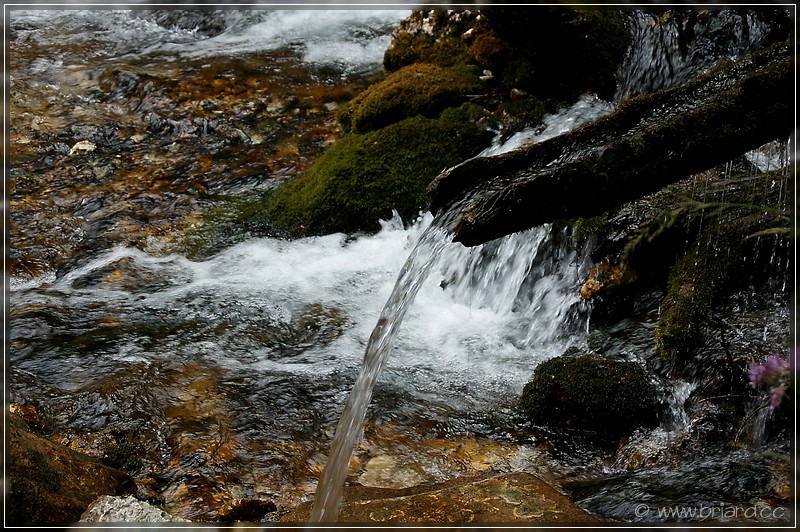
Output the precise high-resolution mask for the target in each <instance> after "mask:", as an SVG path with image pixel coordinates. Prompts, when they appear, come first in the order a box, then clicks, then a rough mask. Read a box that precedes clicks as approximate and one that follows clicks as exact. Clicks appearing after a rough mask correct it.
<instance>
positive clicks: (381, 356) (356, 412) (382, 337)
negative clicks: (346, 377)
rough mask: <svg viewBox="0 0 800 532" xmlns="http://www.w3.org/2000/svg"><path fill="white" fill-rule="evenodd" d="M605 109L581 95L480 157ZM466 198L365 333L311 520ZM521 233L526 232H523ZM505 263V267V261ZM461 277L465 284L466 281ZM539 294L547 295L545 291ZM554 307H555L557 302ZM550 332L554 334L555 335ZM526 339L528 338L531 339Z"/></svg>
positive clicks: (340, 477)
mask: <svg viewBox="0 0 800 532" xmlns="http://www.w3.org/2000/svg"><path fill="white" fill-rule="evenodd" d="M610 110H611V105H610V104H608V103H607V102H603V101H602V100H599V99H598V98H597V97H595V96H592V95H585V96H583V97H581V98H580V99H579V100H578V102H576V103H575V105H573V106H572V107H570V108H568V109H564V110H562V111H561V112H559V113H556V114H554V115H548V116H547V117H545V119H544V125H545V126H546V127H545V128H544V129H543V130H542V129H539V130H538V131H536V132H534V130H529V131H526V132H522V134H520V135H516V136H515V137H512V138H511V139H509V140H508V141H506V142H505V143H500V144H497V145H494V146H492V147H490V148H487V149H486V150H485V151H484V152H483V153H482V154H481V156H492V155H497V154H498V153H503V152H505V151H508V150H511V149H513V148H516V147H518V146H520V145H522V144H525V143H534V142H540V141H541V140H544V139H546V138H550V137H552V136H556V135H559V134H561V133H563V132H565V131H568V130H570V129H572V128H574V127H577V126H578V125H581V124H583V123H585V122H588V121H591V120H594V119H597V118H599V117H600V116H603V115H604V114H606V113H608V112H610ZM468 199H469V198H467V199H463V200H462V201H460V202H456V203H454V204H453V205H452V206H451V207H450V208H449V209H448V210H447V211H444V212H441V213H439V214H438V215H437V216H436V218H435V219H434V220H433V222H432V223H431V225H430V226H429V227H428V229H427V230H426V231H425V232H424V233H423V234H422V236H421V237H420V239H419V241H418V242H417V244H416V246H415V247H414V249H413V251H412V252H411V254H410V256H409V257H408V259H407V260H406V262H405V264H404V266H403V268H402V270H401V272H400V274H399V276H398V279H397V282H396V284H395V286H394V289H393V291H392V294H391V296H390V297H389V299H388V300H387V302H386V305H385V306H384V308H383V311H382V312H381V315H380V318H379V319H378V323H377V324H376V326H375V329H374V330H373V331H372V334H371V335H370V338H369V341H368V343H367V348H366V352H365V354H364V361H363V365H362V367H361V372H360V373H359V376H358V378H357V379H356V382H355V385H354V386H353V389H352V391H351V392H350V395H349V396H348V399H347V402H346V403H345V407H344V411H343V412H342V416H341V418H340V420H339V424H338V425H337V427H336V433H335V435H334V438H333V443H332V445H331V451H330V453H329V455H328V461H327V463H326V465H325V469H324V470H323V472H322V476H321V477H320V480H319V484H318V485H317V491H316V495H315V498H314V506H313V508H312V511H311V516H310V521H311V522H317V523H318V522H334V521H336V516H337V514H338V509H339V504H340V502H341V497H342V487H343V485H344V480H345V478H346V477H347V472H348V469H349V465H350V458H351V456H352V454H353V450H354V447H355V444H356V443H357V442H358V440H359V439H360V437H361V432H362V430H363V425H364V419H365V416H366V411H367V407H368V406H369V403H370V401H371V399H372V390H373V388H374V386H375V383H376V381H377V379H378V377H379V375H380V374H381V373H382V371H383V369H384V367H385V366H386V363H387V361H388V357H389V349H390V347H391V344H392V342H393V340H394V338H395V337H396V336H397V332H398V330H399V328H400V324H401V323H402V321H403V318H404V317H405V315H406V312H407V311H408V309H409V308H410V307H411V304H412V303H413V301H414V298H415V296H416V295H417V292H418V291H419V289H420V287H421V286H422V285H423V284H424V282H425V280H426V279H427V277H428V275H429V273H430V272H431V269H432V268H433V266H434V265H435V264H436V263H437V261H438V259H439V257H440V256H441V255H442V252H443V250H444V249H445V247H446V246H447V245H448V244H449V243H450V242H451V240H452V236H451V230H452V224H454V223H455V221H456V220H457V218H458V216H459V214H460V212H461V207H462V206H463V204H464V202H465V201H468ZM523 238H529V237H527V236H525V237H523ZM534 239H536V242H535V244H533V246H534V248H537V247H538V246H539V245H540V244H541V243H542V242H543V241H544V235H543V234H539V233H537V235H535V236H534ZM510 245H511V247H512V248H514V249H518V248H517V247H516V246H515V245H514V244H510ZM501 246H502V244H501ZM522 255H524V257H522V259H523V260H526V261H530V260H531V257H530V254H525V253H523V254H522ZM500 256H506V257H507V255H506V254H503V253H500ZM505 266H507V264H506V265H505ZM513 270H515V271H517V270H519V271H520V273H521V275H522V277H520V278H519V279H517V282H511V283H509V286H510V287H511V288H510V290H511V292H513V294H512V293H503V294H502V295H501V296H502V298H503V300H504V301H505V304H506V305H511V304H512V303H513V301H514V295H515V294H516V292H517V291H518V289H519V285H520V283H521V282H522V281H523V280H524V277H525V274H527V273H528V270H527V269H525V268H522V269H520V268H513ZM474 275H475V274H474V272H473V273H472V274H469V275H467V276H466V277H467V278H469V277H472V276H474ZM489 277H491V274H489ZM462 282H467V283H469V281H468V280H466V281H462ZM534 292H535V291H534ZM544 296H546V294H545V295H544ZM544 296H543V297H541V298H537V297H535V295H534V296H532V297H534V299H535V301H532V302H531V304H533V305H535V306H536V307H537V308H539V307H547V308H549V307H551V306H552V305H551V304H548V303H547V301H545V299H546V297H544ZM494 299H495V301H494V304H492V303H489V306H496V305H497V301H496V298H494ZM555 306H559V307H560V305H558V304H556V305H555ZM552 310H554V318H555V319H564V316H561V315H560V312H558V311H557V309H552ZM529 336H530V335H529ZM550 336H554V334H551V335H550ZM527 340H530V338H528V339H527Z"/></svg>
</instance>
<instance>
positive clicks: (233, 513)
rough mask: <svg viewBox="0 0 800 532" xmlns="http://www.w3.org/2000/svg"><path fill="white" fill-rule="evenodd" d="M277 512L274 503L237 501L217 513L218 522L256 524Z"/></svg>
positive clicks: (248, 500) (256, 500) (247, 500)
mask: <svg viewBox="0 0 800 532" xmlns="http://www.w3.org/2000/svg"><path fill="white" fill-rule="evenodd" d="M277 510H278V507H277V506H275V503H274V502H272V501H266V500H262V499H238V500H236V501H234V502H233V503H232V504H230V506H228V507H227V508H224V509H223V510H222V511H221V512H220V513H219V520H220V521H223V522H228V521H246V522H258V521H261V520H262V519H264V518H265V517H267V516H268V515H269V514H271V513H274V512H276V511H277Z"/></svg>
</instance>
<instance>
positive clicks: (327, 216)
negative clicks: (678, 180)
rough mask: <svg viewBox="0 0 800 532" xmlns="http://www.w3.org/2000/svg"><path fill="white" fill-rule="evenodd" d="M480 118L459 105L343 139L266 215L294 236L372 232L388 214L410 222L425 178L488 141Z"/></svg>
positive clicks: (278, 196) (420, 204)
mask: <svg viewBox="0 0 800 532" xmlns="http://www.w3.org/2000/svg"><path fill="white" fill-rule="evenodd" d="M482 114H483V111H482V110H481V109H480V108H478V107H476V106H473V105H470V104H464V105H462V106H461V107H458V108H448V109H446V110H445V111H444V112H443V113H442V115H441V116H440V117H439V118H436V119H433V118H425V117H422V116H415V117H412V118H407V119H405V120H402V121H400V122H397V123H395V124H392V125H390V126H388V127H385V128H383V129H380V130H378V131H374V132H370V133H366V134H363V135H362V134H352V135H349V136H347V137H345V138H343V139H342V140H340V141H339V142H337V143H336V144H335V145H333V146H332V147H331V148H330V149H329V150H328V151H327V152H326V153H325V154H324V155H323V156H322V157H320V159H319V160H318V161H317V162H316V164H315V165H314V166H313V167H312V168H311V170H310V171H308V172H306V173H305V174H303V175H302V176H300V177H298V178H297V179H295V180H294V181H291V182H289V183H287V184H285V185H284V186H282V187H281V188H280V189H279V190H277V191H276V193H275V196H274V198H273V199H272V201H271V203H270V205H269V210H268V214H269V217H270V219H271V220H272V221H273V222H274V223H276V224H279V225H281V226H283V227H285V228H287V230H289V231H290V233H292V234H297V235H301V234H325V233H334V232H356V231H375V230H377V229H379V227H380V224H379V220H381V219H389V218H390V217H391V215H392V210H396V211H397V212H398V213H399V214H400V216H401V217H402V218H403V219H405V220H411V219H413V218H414V217H416V216H417V214H418V213H419V211H420V209H423V208H424V207H425V206H426V205H427V203H428V196H427V192H426V187H427V185H428V183H429V182H430V181H431V179H433V177H434V176H435V175H436V174H438V173H439V172H441V171H442V170H443V169H444V168H445V167H447V166H451V165H454V164H456V163H458V162H459V161H462V160H464V159H466V158H468V157H470V156H472V155H474V154H475V153H476V151H477V150H478V149H480V148H482V147H484V146H485V145H486V144H487V143H488V142H489V140H490V138H491V133H490V132H488V131H486V130H483V129H481V128H480V127H479V126H478V125H477V119H478V118H479V117H480V116H481V115H482Z"/></svg>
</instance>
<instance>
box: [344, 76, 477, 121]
mask: <svg viewBox="0 0 800 532" xmlns="http://www.w3.org/2000/svg"><path fill="white" fill-rule="evenodd" d="M479 90H481V87H480V79H479V78H478V73H477V71H476V70H475V69H474V68H471V67H467V66H458V67H450V68H443V67H440V66H437V65H433V64H429V63H421V64H415V65H409V66H407V67H404V68H402V69H400V70H398V71H397V72H394V73H393V74H391V75H390V76H389V77H387V78H386V79H385V80H383V81H381V82H380V83H377V84H375V85H372V86H371V87H369V88H368V89H367V90H365V91H364V92H362V93H361V94H359V95H358V96H357V97H356V98H354V99H353V100H352V101H351V102H350V103H349V104H348V105H347V106H345V107H344V108H343V109H342V110H341V111H340V112H339V113H338V118H339V122H340V123H341V125H342V129H344V130H345V131H347V132H354V133H366V132H368V131H373V130H376V129H380V128H382V127H385V126H387V125H389V124H392V123H394V122H398V121H400V120H402V119H404V118H408V117H412V116H416V115H423V116H426V117H429V118H435V117H437V116H438V115H439V114H440V113H441V112H442V110H444V109H445V108H447V107H453V106H458V105H460V104H461V103H462V102H463V101H464V97H465V95H466V94H469V93H473V92H476V91H479Z"/></svg>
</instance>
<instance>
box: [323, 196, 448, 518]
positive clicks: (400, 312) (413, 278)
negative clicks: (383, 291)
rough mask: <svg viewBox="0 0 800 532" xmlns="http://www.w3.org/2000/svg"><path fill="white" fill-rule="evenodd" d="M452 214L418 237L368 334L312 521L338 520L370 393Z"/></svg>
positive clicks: (440, 246)
mask: <svg viewBox="0 0 800 532" xmlns="http://www.w3.org/2000/svg"><path fill="white" fill-rule="evenodd" d="M455 212H457V211H456V209H451V210H450V211H449V213H445V214H444V215H443V216H439V217H437V218H436V219H435V220H434V221H433V223H432V224H431V225H430V227H428V229H427V230H426V231H425V233H423V235H422V236H421V237H420V239H419V242H418V243H417V245H416V246H415V247H414V250H413V251H412V252H411V255H410V256H409V257H408V260H406V263H405V265H403V269H402V270H401V271H400V275H399V277H398V279H397V283H396V284H395V288H394V290H393V291H392V295H391V296H390V297H389V300H388V301H387V302H386V305H385V306H384V308H383V311H382V312H381V315H380V318H379V319H378V323H377V325H376V326H375V329H374V330H373V331H372V334H371V335H370V338H369V343H368V344H367V350H366V353H365V354H364V365H363V366H362V369H361V373H359V375H358V379H357V380H356V383H355V385H354V386H353V390H352V392H350V396H349V397H348V399H347V403H346V404H345V407H344V412H342V417H341V419H340V420H339V425H338V426H337V428H336V434H335V436H334V439H333V444H332V446H331V452H330V455H329V458H328V463H327V465H326V467H325V470H324V471H323V473H322V477H321V478H320V481H319V487H318V488H317V497H316V499H315V500H314V508H313V509H312V512H311V519H310V520H311V521H312V522H326V521H335V520H336V514H337V512H338V508H339V502H340V500H341V488H342V485H343V484H344V479H345V477H346V476H347V470H348V467H349V464H350V457H351V455H352V454H353V447H354V446H355V444H356V442H357V441H358V440H359V439H360V437H361V432H362V430H363V429H362V427H363V425H364V417H365V415H366V412H367V407H368V406H369V402H370V399H371V398H372V389H373V388H374V386H375V383H376V382H377V380H378V376H379V375H380V374H381V372H382V371H383V368H384V367H385V366H386V362H387V361H388V356H389V348H390V347H391V345H392V341H393V340H394V338H395V337H396V336H397V332H398V331H399V329H400V324H401V323H402V321H403V318H404V317H405V315H406V312H407V311H408V309H409V308H410V307H411V304H412V303H413V302H414V297H415V296H416V295H417V292H419V289H420V287H421V286H422V285H423V283H424V282H425V280H426V278H427V277H428V274H429V273H430V271H431V268H432V267H433V265H434V264H435V263H436V260H437V259H438V257H439V256H440V255H441V253H442V250H443V249H444V247H445V245H446V244H447V243H448V242H449V241H450V238H449V227H448V222H450V221H452V219H453V216H452V214H450V213H455ZM448 214H450V216H448Z"/></svg>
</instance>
